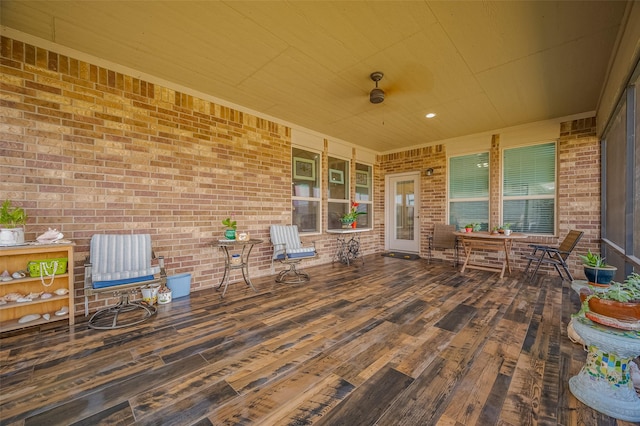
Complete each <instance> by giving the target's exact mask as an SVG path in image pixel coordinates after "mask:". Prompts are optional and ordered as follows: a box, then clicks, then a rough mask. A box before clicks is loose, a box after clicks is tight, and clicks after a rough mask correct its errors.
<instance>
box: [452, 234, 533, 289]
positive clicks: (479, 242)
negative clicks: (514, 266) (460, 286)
mask: <svg viewBox="0 0 640 426" xmlns="http://www.w3.org/2000/svg"><path fill="white" fill-rule="evenodd" d="M454 235H455V236H456V237H458V238H460V241H461V242H462V245H463V247H464V252H465V258H464V264H463V265H462V269H461V270H460V273H464V271H465V269H467V268H469V269H480V270H483V271H491V272H500V278H504V271H505V270H507V271H509V273H511V263H510V261H509V253H510V252H511V246H512V245H513V241H514V240H522V239H525V238H527V234H523V233H520V232H512V233H511V234H509V235H505V234H492V233H489V232H483V231H480V232H454ZM474 250H492V251H497V252H498V253H499V252H504V259H503V261H502V265H501V266H491V265H480V264H477V263H471V262H469V259H471V253H473V251H474Z"/></svg>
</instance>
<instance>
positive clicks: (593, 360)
mask: <svg viewBox="0 0 640 426" xmlns="http://www.w3.org/2000/svg"><path fill="white" fill-rule="evenodd" d="M573 328H574V329H575V331H576V333H578V334H579V335H580V337H582V338H583V339H584V341H585V343H586V344H587V346H588V348H589V353H588V355H587V361H586V363H585V365H584V366H583V367H582V369H581V370H580V373H578V375H577V376H573V377H572V378H570V379H569V389H570V390H571V393H573V395H574V396H575V397H576V398H578V399H579V400H580V401H582V402H583V403H584V404H586V405H588V406H589V407H591V408H593V409H595V410H598V411H600V412H601V413H604V414H606V415H608V416H611V417H614V418H616V419H620V420H625V421H628V422H640V398H639V397H638V394H636V391H635V390H634V388H633V383H632V382H631V375H630V370H629V363H631V362H633V359H634V358H635V357H637V356H638V354H640V332H637V331H625V330H620V329H616V328H611V327H607V326H604V325H600V324H598V323H595V322H593V321H591V320H589V319H588V318H584V317H575V318H574V319H573Z"/></svg>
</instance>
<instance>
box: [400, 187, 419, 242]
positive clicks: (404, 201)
mask: <svg viewBox="0 0 640 426" xmlns="http://www.w3.org/2000/svg"><path fill="white" fill-rule="evenodd" d="M395 194H396V199H395V212H396V229H395V238H396V239H397V240H413V239H414V234H415V232H414V229H413V227H414V223H413V218H414V209H415V190H414V185H413V180H407V181H400V182H398V183H397V184H396V191H395Z"/></svg>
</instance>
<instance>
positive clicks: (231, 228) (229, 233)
mask: <svg viewBox="0 0 640 426" xmlns="http://www.w3.org/2000/svg"><path fill="white" fill-rule="evenodd" d="M222 224H223V225H224V226H225V228H226V229H225V231H224V236H225V238H226V239H228V240H235V239H236V229H237V228H238V224H237V222H236V221H235V220H231V218H230V217H228V218H226V219H225V220H223V221H222Z"/></svg>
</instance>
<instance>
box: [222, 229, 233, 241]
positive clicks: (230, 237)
mask: <svg viewBox="0 0 640 426" xmlns="http://www.w3.org/2000/svg"><path fill="white" fill-rule="evenodd" d="M224 237H225V238H226V239H227V240H235V239H236V231H235V230H233V229H227V230H226V231H224Z"/></svg>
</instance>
